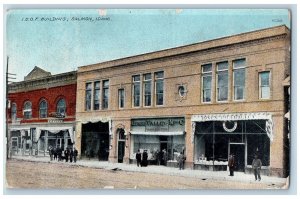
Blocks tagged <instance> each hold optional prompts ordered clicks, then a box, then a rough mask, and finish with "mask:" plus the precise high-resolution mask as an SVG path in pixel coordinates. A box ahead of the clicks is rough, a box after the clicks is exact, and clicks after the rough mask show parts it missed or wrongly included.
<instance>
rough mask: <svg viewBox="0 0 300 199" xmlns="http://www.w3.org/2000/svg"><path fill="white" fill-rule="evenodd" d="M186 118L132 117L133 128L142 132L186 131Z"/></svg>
mask: <svg viewBox="0 0 300 199" xmlns="http://www.w3.org/2000/svg"><path fill="white" fill-rule="evenodd" d="M184 129H185V120H184V118H182V117H180V118H149V119H148V118H147V119H132V120H131V130H132V131H142V132H170V131H184Z"/></svg>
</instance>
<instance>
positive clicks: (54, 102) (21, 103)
mask: <svg viewBox="0 0 300 199" xmlns="http://www.w3.org/2000/svg"><path fill="white" fill-rule="evenodd" d="M8 100H9V104H10V105H9V107H8V112H7V114H8V116H7V118H8V140H9V150H10V151H9V154H10V155H14V154H15V155H16V154H19V155H21V154H22V155H46V154H48V153H49V148H50V147H53V148H59V147H60V148H62V149H65V148H67V147H73V145H74V142H75V140H74V133H75V113H76V111H75V108H76V105H75V103H76V72H75V71H74V72H68V73H62V74H58V75H51V73H50V72H47V71H44V70H43V69H41V68H39V67H35V68H34V69H33V70H32V71H31V72H30V73H29V74H28V75H27V76H26V77H25V78H24V81H21V82H17V83H12V84H9V85H8Z"/></svg>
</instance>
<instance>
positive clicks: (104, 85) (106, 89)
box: [102, 80, 109, 109]
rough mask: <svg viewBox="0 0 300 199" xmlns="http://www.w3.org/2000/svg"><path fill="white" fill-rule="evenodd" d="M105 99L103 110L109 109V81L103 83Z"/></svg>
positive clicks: (103, 100)
mask: <svg viewBox="0 0 300 199" xmlns="http://www.w3.org/2000/svg"><path fill="white" fill-rule="evenodd" d="M102 91H103V93H102V96H103V99H102V109H107V108H108V97H109V80H104V81H103V89H102Z"/></svg>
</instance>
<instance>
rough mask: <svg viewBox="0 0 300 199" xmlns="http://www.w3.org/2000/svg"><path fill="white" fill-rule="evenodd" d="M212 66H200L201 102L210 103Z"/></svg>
mask: <svg viewBox="0 0 300 199" xmlns="http://www.w3.org/2000/svg"><path fill="white" fill-rule="evenodd" d="M211 81H212V64H206V65H203V66H202V102H211Z"/></svg>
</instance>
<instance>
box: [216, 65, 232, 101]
mask: <svg viewBox="0 0 300 199" xmlns="http://www.w3.org/2000/svg"><path fill="white" fill-rule="evenodd" d="M221 63H227V69H220V70H219V67H218V64H221ZM216 66H217V67H216V102H220V103H222V102H228V101H229V62H228V61H221V62H217V63H216ZM225 71H226V72H227V99H226V100H219V81H218V77H219V75H220V73H223V72H225Z"/></svg>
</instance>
